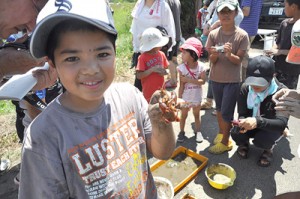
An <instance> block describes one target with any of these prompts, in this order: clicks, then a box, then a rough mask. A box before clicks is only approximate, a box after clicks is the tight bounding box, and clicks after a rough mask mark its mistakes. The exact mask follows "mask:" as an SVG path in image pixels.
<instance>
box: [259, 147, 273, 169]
mask: <svg viewBox="0 0 300 199" xmlns="http://www.w3.org/2000/svg"><path fill="white" fill-rule="evenodd" d="M272 160H273V152H270V151H266V150H264V152H263V153H262V154H261V156H260V158H259V160H258V162H257V164H258V166H261V167H268V166H270V165H271V162H272Z"/></svg>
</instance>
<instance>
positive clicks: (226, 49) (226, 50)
mask: <svg viewBox="0 0 300 199" xmlns="http://www.w3.org/2000/svg"><path fill="white" fill-rule="evenodd" d="M231 52H232V43H229V42H227V43H225V44H224V53H225V56H226V57H229V56H231Z"/></svg>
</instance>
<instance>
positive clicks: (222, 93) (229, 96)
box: [211, 81, 240, 122]
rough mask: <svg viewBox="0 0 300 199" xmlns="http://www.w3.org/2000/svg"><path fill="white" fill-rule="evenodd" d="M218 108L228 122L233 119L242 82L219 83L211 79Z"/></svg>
mask: <svg viewBox="0 0 300 199" xmlns="http://www.w3.org/2000/svg"><path fill="white" fill-rule="evenodd" d="M211 86H212V91H213V96H214V99H215V102H216V110H217V111H219V112H221V114H222V118H223V120H224V121H226V122H231V121H232V119H233V114H234V109H235V105H236V102H237V98H238V94H239V92H240V83H219V82H214V81H211Z"/></svg>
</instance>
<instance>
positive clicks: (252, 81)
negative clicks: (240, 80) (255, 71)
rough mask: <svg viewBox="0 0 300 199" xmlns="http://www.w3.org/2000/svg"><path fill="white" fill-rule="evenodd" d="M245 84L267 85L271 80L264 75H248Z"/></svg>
mask: <svg viewBox="0 0 300 199" xmlns="http://www.w3.org/2000/svg"><path fill="white" fill-rule="evenodd" d="M245 84H246V85H249V86H260V87H266V86H268V85H269V82H268V81H267V80H266V79H265V78H263V77H253V76H251V77H247V78H246V80H245Z"/></svg>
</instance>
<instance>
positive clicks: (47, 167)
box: [19, 83, 157, 199]
mask: <svg viewBox="0 0 300 199" xmlns="http://www.w3.org/2000/svg"><path fill="white" fill-rule="evenodd" d="M147 110H148V104H147V102H146V100H145V99H144V97H143V95H142V93H141V92H139V91H138V90H137V89H136V88H135V87H133V86H132V85H130V84H128V83H117V84H112V85H111V86H110V88H109V89H108V90H107V91H106V92H105V94H104V101H103V103H102V104H101V105H100V107H99V108H98V109H97V110H95V111H93V112H91V113H87V114H82V113H76V112H72V111H70V110H68V109H66V108H65V107H63V106H62V105H61V104H60V103H59V97H58V98H57V99H56V100H54V101H53V102H52V103H51V104H50V105H49V106H48V107H47V109H46V110H45V111H43V112H42V113H41V114H40V115H39V116H38V117H37V118H36V119H35V120H34V121H33V122H32V124H31V125H30V126H29V127H28V131H27V134H26V137H25V140H24V146H23V151H22V164H21V178H20V187H19V199H23V198H26V199H28V198H30V199H37V198H39V199H40V198H47V199H51V198H53V199H62V198H64V199H65V198H79V199H82V198H83V199H84V198H90V199H92V198H121V197H123V198H157V191H156V188H155V184H154V180H153V176H152V174H151V172H150V168H149V164H148V161H147V156H146V152H147V150H146V139H148V138H150V136H151V130H152V127H151V123H150V120H149V117H148V114H147Z"/></svg>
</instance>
